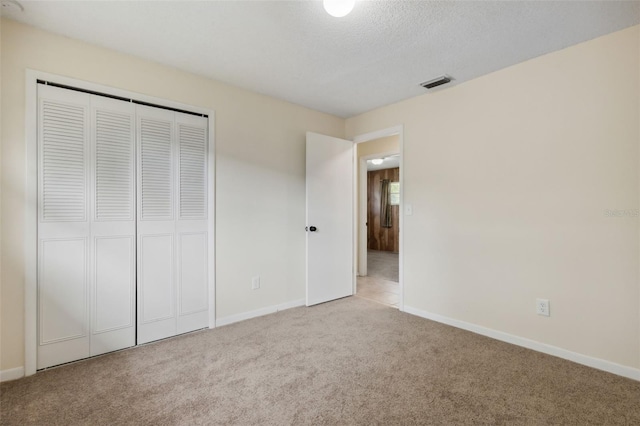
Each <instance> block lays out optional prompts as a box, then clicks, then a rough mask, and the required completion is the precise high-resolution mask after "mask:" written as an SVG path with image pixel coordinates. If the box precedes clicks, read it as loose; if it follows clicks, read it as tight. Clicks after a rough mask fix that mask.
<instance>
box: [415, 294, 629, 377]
mask: <svg viewBox="0 0 640 426" xmlns="http://www.w3.org/2000/svg"><path fill="white" fill-rule="evenodd" d="M404 311H405V312H406V313H408V314H412V315H416V316H419V317H422V318H426V319H429V320H432V321H436V322H440V323H443V324H447V325H451V326H453V327H457V328H461V329H463V330H467V331H471V332H473V333H476V334H481V335H483V336H487V337H491V338H492V339H496V340H501V341H503V342H507V343H511V344H513V345H517V346H522V347H524V348H527V349H532V350H534V351H538V352H542V353H545V354H548V355H553V356H557V357H558V358H563V359H566V360H569V361H573V362H576V363H578V364H582V365H586V366H588V367H592V368H596V369H598V370H602V371H606V372H609V373H613V374H617V375H618V376H623V377H627V378H629V379H633V380H638V381H640V369H638V368H633V367H627V366H625V365H620V364H616V363H615V362H611V361H605V360H603V359H600V358H594V357H591V356H588V355H583V354H580V353H577V352H572V351H569V350H566V349H562V348H559V347H557V346H552V345H548V344H546V343H541V342H537V341H535V340H531V339H527V338H524V337H519V336H515V335H513V334H509V333H504V332H502V331H497V330H493V329H491V328H487V327H482V326H480V325H476V324H472V323H469V322H465V321H460V320H456V319H453V318H449V317H445V316H442V315H438V314H433V313H431V312H427V311H423V310H420V309H416V308H412V307H410V306H407V305H405V306H404Z"/></svg>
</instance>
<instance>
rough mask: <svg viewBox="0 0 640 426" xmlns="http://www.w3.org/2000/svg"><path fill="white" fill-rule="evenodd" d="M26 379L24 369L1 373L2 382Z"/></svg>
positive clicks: (0, 379) (19, 368) (18, 368)
mask: <svg viewBox="0 0 640 426" xmlns="http://www.w3.org/2000/svg"><path fill="white" fill-rule="evenodd" d="M23 377H24V367H16V368H10V369H8V370H2V371H0V382H8V381H9V380H16V379H21V378H23Z"/></svg>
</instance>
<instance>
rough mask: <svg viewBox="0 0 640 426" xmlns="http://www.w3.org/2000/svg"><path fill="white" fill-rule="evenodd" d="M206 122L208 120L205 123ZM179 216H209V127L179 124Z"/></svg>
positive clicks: (202, 217)
mask: <svg viewBox="0 0 640 426" xmlns="http://www.w3.org/2000/svg"><path fill="white" fill-rule="evenodd" d="M205 124H206V123H205ZM178 143H179V146H180V150H179V156H180V162H179V163H180V164H179V177H180V185H179V187H178V189H179V191H180V208H179V210H180V219H206V218H207V129H206V127H205V128H202V127H196V126H192V125H191V126H190V125H187V124H184V123H178Z"/></svg>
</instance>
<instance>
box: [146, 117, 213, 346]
mask: <svg viewBox="0 0 640 426" xmlns="http://www.w3.org/2000/svg"><path fill="white" fill-rule="evenodd" d="M137 115H138V343H139V344H141V343H147V342H151V341H153V340H158V339H164V338H167V337H171V336H174V335H176V334H179V333H185V332H188V331H193V330H197V329H200V328H205V327H207V326H208V318H209V287H208V285H209V278H208V277H209V271H208V265H209V261H208V250H207V247H208V241H209V239H208V200H207V182H208V170H207V168H208V132H207V126H208V122H207V119H206V118H204V117H199V116H194V115H189V114H182V113H178V112H173V111H168V110H162V109H158V108H151V107H146V106H138V107H137Z"/></svg>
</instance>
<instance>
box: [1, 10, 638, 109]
mask: <svg viewBox="0 0 640 426" xmlns="http://www.w3.org/2000/svg"><path fill="white" fill-rule="evenodd" d="M22 4H23V5H24V8H25V11H24V12H22V13H15V12H11V11H9V12H7V13H5V15H7V16H8V17H10V18H12V19H15V20H18V21H22V22H25V23H28V24H31V25H34V26H37V27H41V28H43V29H46V30H49V31H53V32H56V33H60V34H63V35H66V36H68V37H72V38H77V39H82V40H85V41H87V42H89V43H94V44H98V45H101V46H105V47H108V48H111V49H115V50H118V51H121V52H126V53H129V54H132V55H135V56H139V57H143V58H146V59H150V60H152V61H156V62H160V63H163V64H166V65H170V66H174V67H177V68H180V69H183V70H187V71H191V72H194V73H197V74H201V75H204V76H208V77H211V78H214V79H216V80H221V81H224V82H227V83H230V84H233V85H236V86H240V87H244V88H247V89H250V90H253V91H257V92H260V93H264V94H266V95H270V96H273V97H276V98H280V99H284V100H287V101H290V102H293V103H296V104H300V105H304V106H307V107H309V108H313V109H316V110H319V111H324V112H328V113H331V114H335V115H338V116H341V117H350V116H353V115H357V114H360V113H362V112H365V111H368V110H371V109H374V108H377V107H380V106H383V105H387V104H390V103H393V102H397V101H400V100H403V99H406V98H410V97H413V96H417V95H421V94H423V93H425V89H423V88H421V87H420V86H419V83H421V82H423V81H426V80H429V79H431V78H433V77H437V76H439V75H442V74H449V75H451V76H452V77H453V78H454V79H455V81H454V82H453V83H452V84H460V83H461V82H463V81H466V80H469V79H472V78H475V77H479V76H481V75H483V74H487V73H489V72H492V71H495V70H498V69H501V68H504V67H507V66H509V65H513V64H516V63H518V62H522V61H524V60H527V59H530V58H533V57H536V56H539V55H542V54H545V53H548V52H552V51H554V50H558V49H561V48H564V47H567V46H570V45H572V44H576V43H579V42H582V41H586V40H589V39H592V38H595V37H598V36H600V35H604V34H607V33H610V32H613V31H616V30H620V29H623V28H626V27H629V26H632V25H634V24H637V23H638V22H640V2H638V1H632V2H621V1H602V2H601V1H587V2H582V1H563V2H557V1H533V2H529V1H499V2H494V1H472V2H453V1H445V2H436V1H415V2H414V1H357V2H356V6H355V9H354V10H353V12H352V13H351V14H350V15H348V16H346V17H345V18H333V17H331V16H329V15H328V14H327V13H325V12H324V9H323V8H322V2H320V1H251V2H246V1H204V2H202V1H201V2H190V1H170V2H155V1H151V2H149V1H144V2H129V1H110V2H95V1H86V2H62V1H43V2H36V1H22ZM446 87H447V86H444V87H443V88H441V89H436V90H446Z"/></svg>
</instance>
